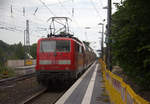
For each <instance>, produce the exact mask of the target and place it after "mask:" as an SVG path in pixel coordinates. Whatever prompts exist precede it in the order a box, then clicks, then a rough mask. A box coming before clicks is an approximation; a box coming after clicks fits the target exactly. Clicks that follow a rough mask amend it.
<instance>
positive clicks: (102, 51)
mask: <svg viewBox="0 0 150 104" xmlns="http://www.w3.org/2000/svg"><path fill="white" fill-rule="evenodd" d="M98 25H102V32H101V33H102V40H101V53H102V54H101V55H102V56H101V58H102V59H103V55H104V48H103V41H104V40H103V39H104V24H103V23H99V24H98Z"/></svg>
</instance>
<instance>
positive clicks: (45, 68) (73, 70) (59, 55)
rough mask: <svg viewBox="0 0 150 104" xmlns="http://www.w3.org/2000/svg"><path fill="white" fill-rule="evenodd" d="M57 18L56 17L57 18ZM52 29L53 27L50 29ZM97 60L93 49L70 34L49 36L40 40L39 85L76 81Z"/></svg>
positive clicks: (38, 54) (37, 66)
mask: <svg viewBox="0 0 150 104" xmlns="http://www.w3.org/2000/svg"><path fill="white" fill-rule="evenodd" d="M55 18H56V17H55ZM50 28H51V27H50ZM94 59H95V54H94V52H93V51H92V49H91V48H89V47H88V46H85V44H83V42H81V41H80V40H78V39H77V38H75V37H73V36H72V35H70V34H68V33H67V32H60V33H59V35H54V33H53V34H52V33H51V35H48V37H47V38H42V39H39V40H38V44H37V62H36V72H37V80H38V82H39V83H42V84H45V83H48V82H49V81H57V80H60V81H64V80H71V81H72V80H74V79H77V77H78V76H79V75H80V74H81V73H82V72H83V71H84V69H86V68H87V67H88V66H89V65H90V64H91V63H92V62H93V61H94Z"/></svg>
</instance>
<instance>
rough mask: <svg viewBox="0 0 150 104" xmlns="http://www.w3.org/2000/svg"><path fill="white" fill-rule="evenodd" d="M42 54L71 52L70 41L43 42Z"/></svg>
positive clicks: (41, 46) (41, 45)
mask: <svg viewBox="0 0 150 104" xmlns="http://www.w3.org/2000/svg"><path fill="white" fill-rule="evenodd" d="M40 52H70V41H69V40H43V41H41V44H40Z"/></svg>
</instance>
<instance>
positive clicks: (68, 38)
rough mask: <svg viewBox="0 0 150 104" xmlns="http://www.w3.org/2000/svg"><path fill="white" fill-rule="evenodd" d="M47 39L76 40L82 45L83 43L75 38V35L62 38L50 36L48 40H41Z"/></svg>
mask: <svg viewBox="0 0 150 104" xmlns="http://www.w3.org/2000/svg"><path fill="white" fill-rule="evenodd" d="M45 39H64V40H74V41H77V42H79V43H81V44H82V42H81V41H80V40H79V39H78V38H76V37H73V35H65V36H61V35H52V36H48V37H47V38H41V39H40V40H45Z"/></svg>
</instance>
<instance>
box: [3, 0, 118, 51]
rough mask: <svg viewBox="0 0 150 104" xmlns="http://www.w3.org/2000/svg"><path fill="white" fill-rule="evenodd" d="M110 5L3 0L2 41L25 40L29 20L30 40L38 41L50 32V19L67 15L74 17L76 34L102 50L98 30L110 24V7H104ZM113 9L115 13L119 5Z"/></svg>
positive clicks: (100, 0) (84, 0)
mask: <svg viewBox="0 0 150 104" xmlns="http://www.w3.org/2000/svg"><path fill="white" fill-rule="evenodd" d="M42 2H43V3H45V4H46V6H47V7H48V8H49V9H48V8H47V7H45V6H44V5H43V4H42ZM113 2H119V0H113ZM11 6H12V13H11ZM106 6H107V0H0V40H3V41H4V42H6V43H9V44H14V43H19V42H20V41H21V42H22V43H24V41H23V40H24V32H23V31H24V30H25V28H26V27H25V23H26V20H27V19H28V20H29V27H30V43H31V44H33V43H36V42H37V40H38V39H39V38H41V37H44V36H46V35H47V34H48V32H49V31H48V27H49V23H48V22H47V19H48V18H50V17H53V16H66V17H70V18H71V19H72V22H71V23H70V29H71V30H72V32H74V36H76V37H78V38H79V39H80V40H87V41H90V42H91V46H92V47H95V49H99V48H100V45H99V44H100V39H99V37H101V34H100V33H98V32H99V31H101V26H98V23H100V22H101V23H104V24H105V25H106V22H107V21H106V20H107V10H106V9H103V7H106ZM23 8H25V13H23ZM37 8H38V10H37V12H36V13H35V10H36V9H37ZM72 8H74V13H72ZM112 8H113V12H114V11H115V8H114V7H112ZM34 13H35V15H33V14H34ZM24 15H25V16H24ZM104 19H105V21H103V20H104ZM85 27H91V29H85ZM44 28H46V29H47V30H46V29H44ZM86 33H87V34H86ZM94 42H96V44H95V43H94Z"/></svg>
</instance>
